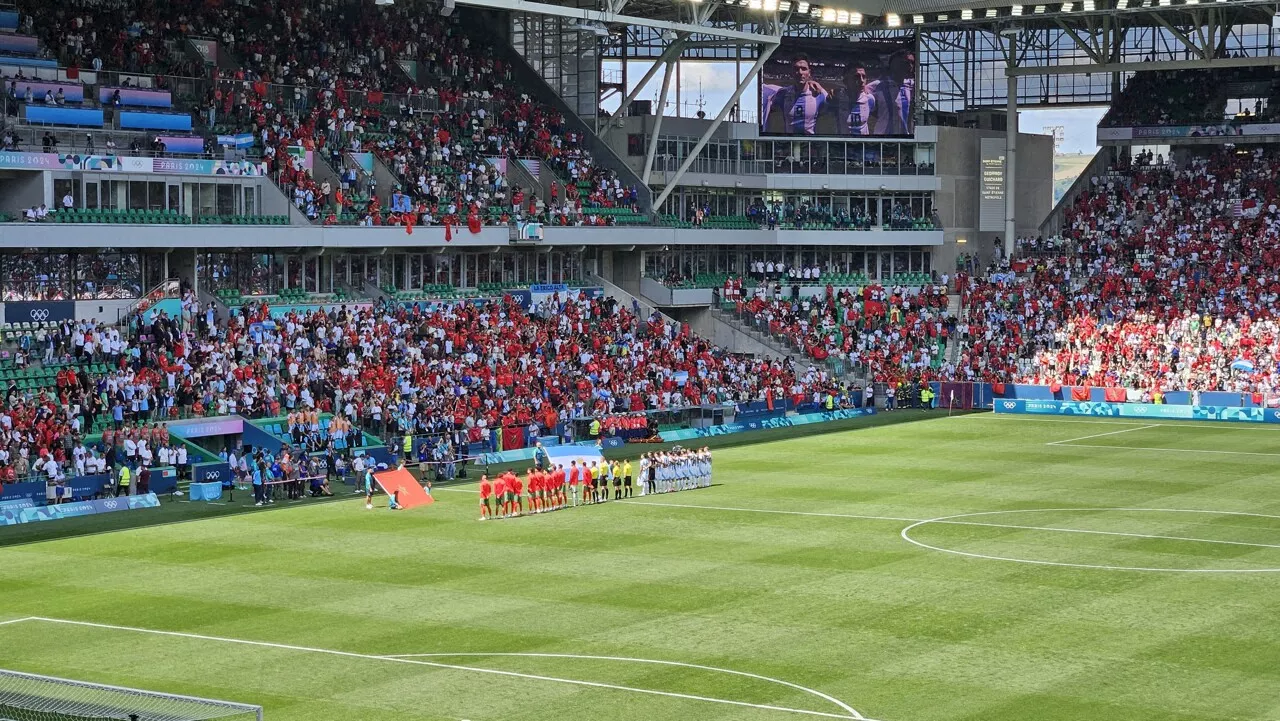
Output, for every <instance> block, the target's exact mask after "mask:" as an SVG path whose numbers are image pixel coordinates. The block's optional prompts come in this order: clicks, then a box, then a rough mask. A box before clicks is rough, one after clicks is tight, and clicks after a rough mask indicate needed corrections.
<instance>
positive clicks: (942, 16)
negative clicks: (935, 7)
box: [938, 13, 951, 23]
mask: <svg viewBox="0 0 1280 721" xmlns="http://www.w3.org/2000/svg"><path fill="white" fill-rule="evenodd" d="M950 19H951V16H949V15H947V14H946V13H938V22H940V23H945V22H946V21H948V20H950Z"/></svg>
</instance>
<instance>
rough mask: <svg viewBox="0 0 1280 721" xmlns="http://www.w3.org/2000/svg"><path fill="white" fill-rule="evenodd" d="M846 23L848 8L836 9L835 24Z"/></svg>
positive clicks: (847, 20)
mask: <svg viewBox="0 0 1280 721" xmlns="http://www.w3.org/2000/svg"><path fill="white" fill-rule="evenodd" d="M848 24H849V11H848V10H837V11H836V25H848Z"/></svg>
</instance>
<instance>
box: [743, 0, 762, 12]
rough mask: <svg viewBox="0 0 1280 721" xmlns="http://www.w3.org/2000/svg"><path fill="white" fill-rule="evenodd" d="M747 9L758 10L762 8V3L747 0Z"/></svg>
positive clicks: (757, 0)
mask: <svg viewBox="0 0 1280 721" xmlns="http://www.w3.org/2000/svg"><path fill="white" fill-rule="evenodd" d="M747 7H748V8H750V9H752V10H759V9H760V8H762V7H764V3H763V2H761V0H747Z"/></svg>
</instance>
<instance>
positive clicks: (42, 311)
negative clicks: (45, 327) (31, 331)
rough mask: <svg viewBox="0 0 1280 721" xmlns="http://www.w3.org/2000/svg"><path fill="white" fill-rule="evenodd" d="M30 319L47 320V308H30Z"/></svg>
mask: <svg viewBox="0 0 1280 721" xmlns="http://www.w3.org/2000/svg"><path fill="white" fill-rule="evenodd" d="M31 320H49V309H48V308H32V309H31Z"/></svg>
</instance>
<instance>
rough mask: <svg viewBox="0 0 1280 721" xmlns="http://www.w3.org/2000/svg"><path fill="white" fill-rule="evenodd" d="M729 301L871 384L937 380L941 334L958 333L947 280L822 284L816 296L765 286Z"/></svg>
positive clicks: (802, 349)
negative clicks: (789, 294) (842, 286)
mask: <svg viewBox="0 0 1280 721" xmlns="http://www.w3.org/2000/svg"><path fill="white" fill-rule="evenodd" d="M748 293H749V294H748V295H746V296H744V297H741V298H738V299H737V300H736V301H735V308H736V312H737V313H738V315H739V316H740V317H743V318H746V319H749V321H750V322H752V323H754V324H755V325H756V326H758V327H759V328H760V329H761V330H767V332H768V333H769V334H770V335H773V336H774V337H778V338H783V339H785V340H786V341H787V342H788V343H789V344H790V345H791V346H792V347H793V348H795V349H796V350H797V351H798V352H799V353H800V354H801V355H802V357H804V358H809V359H812V360H814V361H819V362H820V361H825V360H827V359H828V358H832V357H836V358H839V359H842V360H844V361H846V362H847V363H848V364H849V366H848V367H849V369H851V370H856V371H860V374H861V375H863V376H865V377H866V378H867V379H869V380H871V381H872V382H876V383H888V384H895V385H896V384H897V383H899V382H903V381H913V382H918V381H920V380H934V379H937V378H939V377H942V373H943V371H944V364H945V361H946V359H945V358H944V353H945V350H946V345H947V339H948V338H949V337H950V336H951V335H952V334H953V333H955V332H956V330H957V325H958V324H957V319H956V318H955V317H953V316H952V315H950V314H949V313H948V311H947V308H948V292H947V283H946V281H943V282H941V283H937V284H930V285H924V286H911V287H907V286H896V287H885V286H882V285H879V284H875V283H873V284H869V285H866V286H864V287H863V288H861V289H859V290H858V291H856V292H855V291H852V290H849V289H841V290H838V291H837V290H834V289H833V288H831V287H830V286H828V287H827V289H826V292H825V294H823V295H819V296H816V297H795V296H792V297H789V298H784V297H782V295H781V293H780V292H776V293H774V294H773V295H770V294H769V293H768V292H767V290H765V289H764V288H760V289H756V290H754V291H748Z"/></svg>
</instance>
